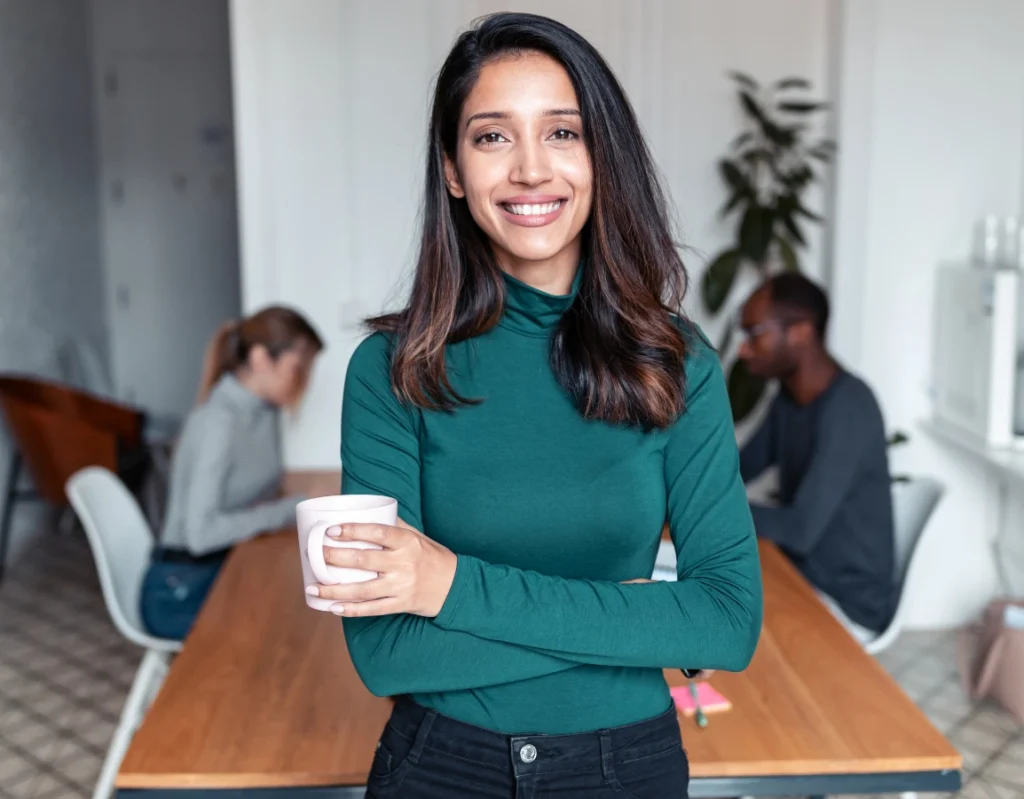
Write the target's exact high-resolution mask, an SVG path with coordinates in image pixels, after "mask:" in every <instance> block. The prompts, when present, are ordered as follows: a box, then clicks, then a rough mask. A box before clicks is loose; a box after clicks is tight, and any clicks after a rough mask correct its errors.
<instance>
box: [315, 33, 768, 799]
mask: <svg viewBox="0 0 1024 799" xmlns="http://www.w3.org/2000/svg"><path fill="white" fill-rule="evenodd" d="M685 287H686V273H685V270H684V269H683V265H682V262H681V261H680V258H679V255H678V253H677V251H676V249H675V246H674V244H673V240H672V235H671V232H670V227H669V223H668V219H667V215H666V212H665V199H664V196H663V194H662V192H661V190H660V188H659V185H658V181H657V179H656V177H655V170H654V166H653V164H652V162H651V158H650V154H649V153H648V150H647V147H646V145H645V143H644V140H643V137H642V136H641V134H640V130H639V126H638V125H637V122H636V118H635V117H634V115H633V111H632V109H631V108H630V106H629V103H628V101H627V100H626V97H625V95H624V94H623V92H622V89H621V87H620V86H619V84H618V82H617V81H616V80H615V77H614V76H613V75H612V73H611V71H610V70H609V69H608V67H607V65H606V64H605V62H604V61H603V59H602V58H601V56H600V55H599V54H598V53H597V52H596V51H595V50H594V48H593V47H591V46H590V44H588V43H587V42H586V41H585V40H584V39H583V38H581V37H580V36H579V35H578V34H576V33H575V32H573V31H571V30H569V29H568V28H566V27H565V26H563V25H561V24H559V23H557V22H554V21H552V20H550V19H546V18H543V17H537V16H532V15H527V14H496V15H494V16H491V17H487V18H485V19H484V20H482V21H481V22H480V23H479V24H478V25H477V26H476V27H475V28H474V29H473V30H471V31H469V32H467V33H465V34H463V35H462V36H460V37H459V39H458V41H457V42H456V43H455V46H454V48H453V49H452V52H451V53H450V54H449V56H448V58H447V60H446V61H445V64H444V66H443V67H442V69H441V72H440V74H439V76H438V79H437V87H436V91H435V95H434V103H433V110H432V114H431V122H430V138H429V149H428V154H427V170H426V197H425V204H424V210H423V233H422V237H421V242H420V253H419V259H418V263H417V267H416V275H415V278H414V281H413V287H412V293H411V296H410V299H409V304H408V306H407V307H406V308H405V309H404V310H402V311H401V312H399V313H396V314H392V315H388V316H383V317H379V318H376V319H372V320H370V326H371V328H373V329H374V330H375V331H376V333H375V334H374V335H371V336H370V337H369V338H368V339H367V340H366V341H364V342H363V343H362V344H361V345H360V346H359V348H358V349H357V351H356V352H355V354H354V355H353V357H352V360H351V362H350V364H349V369H348V374H347V376H346V380H345V399H344V407H343V413H342V463H343V475H344V477H343V486H342V490H343V493H346V494H378V495H386V496H390V497H394V498H396V499H397V500H398V505H399V515H400V516H401V519H402V520H403V521H400V522H399V524H398V525H397V526H395V527H390V526H379V525H359V524H354V525H345V527H344V529H342V530H335V531H334V534H335V535H337V536H340V537H341V538H342V539H345V540H353V541H368V542H371V543H375V544H377V545H378V546H379V547H380V548H379V549H372V550H353V549H346V548H338V547H327V548H325V553H324V557H325V559H326V560H327V561H328V562H330V563H332V564H335V565H339V566H352V567H356V568H365V569H367V570H370V571H374V572H377V573H378V577H377V578H376V579H373V580H369V581H367V582H364V583H360V584H357V585H333V586H327V585H321V586H310V587H309V590H310V591H311V592H312V593H315V594H318V595H319V596H321V597H322V598H324V599H329V600H333V601H334V602H335V603H336V604H335V605H334V607H333V610H334V612H336V613H338V614H339V615H341V616H343V617H344V627H345V635H346V639H347V642H348V648H349V652H350V654H351V656H352V660H353V662H354V664H355V666H356V668H357V670H358V672H359V674H360V676H361V677H362V679H363V681H364V682H365V683H366V684H367V686H368V687H369V688H370V690H371V691H373V692H374V693H376V694H381V695H401V696H402V698H401V700H400V701H399V702H398V703H397V704H396V707H395V711H394V714H393V716H392V718H391V721H390V723H389V724H388V727H387V729H386V730H385V732H384V735H383V737H382V739H381V742H380V747H379V749H378V755H377V757H376V759H375V761H374V765H373V768H372V771H371V774H370V779H369V785H368V793H367V796H368V797H385V796H401V797H403V798H405V799H433V798H434V797H450V796H489V797H508V799H513V797H515V796H522V795H531V796H537V797H541V796H549V795H551V796H553V795H557V796H567V797H572V796H577V797H584V796H585V797H588V799H606V798H610V797H621V796H630V797H643V798H644V799H646V798H647V797H651V799H653V798H654V797H658V799H679V798H680V797H685V796H686V793H687V775H688V766H687V761H686V756H685V754H684V752H683V749H682V746H681V741H680V729H679V724H678V721H677V719H676V715H675V712H674V709H673V707H672V701H671V698H670V696H669V692H668V688H667V686H666V683H665V679H664V676H663V672H662V669H663V668H673V667H674V668H692V669H699V668H708V669H710V668H724V669H733V670H738V669H742V668H744V667H745V666H746V664H747V662H748V661H749V660H750V657H751V655H752V653H753V650H754V646H755V644H756V641H757V637H758V633H759V630H760V622H761V589H760V572H759V569H758V562H757V549H756V544H755V540H754V535H753V526H752V524H751V520H750V511H749V509H748V507H747V502H746V494H745V491H744V489H743V485H742V483H741V482H740V479H739V471H738V458H737V452H736V444H735V438H734V436H733V429H732V421H731V416H730V411H729V404H728V399H727V397H726V393H725V385H724V380H723V378H722V374H721V370H720V367H719V362H718V358H717V357H716V355H715V353H714V352H713V351H712V350H711V348H710V347H709V346H708V344H707V343H706V340H705V339H704V338H703V336H702V335H701V333H700V332H699V331H698V330H697V329H696V328H695V326H693V325H692V324H691V323H690V322H689V321H687V320H686V319H685V318H684V317H683V316H682V315H681V314H680V313H679V311H678V309H679V306H680V304H681V301H682V297H683V293H684V290H685ZM666 519H668V522H669V526H670V529H671V533H672V539H673V542H674V544H675V548H676V552H677V563H678V567H677V568H678V577H679V580H678V581H677V582H672V583H668V582H663V583H652V582H650V581H647V580H646V579H645V578H648V577H650V576H651V573H652V569H653V566H654V561H655V557H656V554H657V551H658V545H659V542H660V539H661V530H662V528H663V526H664V524H665V520H666ZM524 792H525V794H524Z"/></svg>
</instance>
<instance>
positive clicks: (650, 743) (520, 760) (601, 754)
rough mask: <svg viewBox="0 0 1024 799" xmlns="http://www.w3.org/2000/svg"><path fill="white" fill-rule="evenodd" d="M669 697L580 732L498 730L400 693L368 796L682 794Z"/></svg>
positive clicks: (642, 797) (597, 798) (583, 798)
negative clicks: (640, 717) (654, 707)
mask: <svg viewBox="0 0 1024 799" xmlns="http://www.w3.org/2000/svg"><path fill="white" fill-rule="evenodd" d="M689 771H690V770H689V764H688V762H687V759H686V753H685V752H684V751H683V745H682V741H681V739H680V734H679V720H678V718H677V717H676V712H675V707H674V706H673V707H672V708H670V709H669V710H668V711H666V712H665V713H664V714H662V715H661V716H657V717H656V718H653V719H649V720H647V721H641V722H639V723H637V724H630V725H628V726H625V727H613V728H611V729H607V730H598V731H597V732H588V733H580V734H578V735H502V734H500V733H496V732H491V731H490V730H483V729H480V728H478V727H473V726H470V725H469V724H463V723H462V722H459V721H455V720H454V719H450V718H448V717H446V716H442V715H439V714H438V713H436V712H434V711H433V710H427V709H426V708H424V707H421V706H420V705H418V704H416V703H415V702H413V701H412V700H410V699H408V698H405V697H402V698H399V700H398V701H397V702H396V704H395V709H394V711H393V713H392V714H391V719H390V721H388V724H387V727H385V729H384V733H383V735H382V736H381V739H380V743H379V744H378V745H377V754H376V756H375V757H374V760H373V766H372V767H371V769H370V776H369V779H368V784H367V791H366V799H392V798H394V799H398V797H400V798H401V799H452V797H467V799H468V797H473V799H549V798H550V799H553V798H554V797H558V799H686V796H687V784H688V782H689V776H690V775H689Z"/></svg>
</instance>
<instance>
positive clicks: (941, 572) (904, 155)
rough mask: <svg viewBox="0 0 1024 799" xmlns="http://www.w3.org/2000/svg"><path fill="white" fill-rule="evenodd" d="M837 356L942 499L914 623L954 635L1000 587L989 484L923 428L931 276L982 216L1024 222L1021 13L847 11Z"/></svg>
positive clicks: (926, 8)
mask: <svg viewBox="0 0 1024 799" xmlns="http://www.w3.org/2000/svg"><path fill="white" fill-rule="evenodd" d="M838 30H839V38H840V41H839V44H840V46H841V51H840V53H841V66H842V76H841V80H840V97H839V100H840V112H841V113H840V125H839V132H838V136H839V141H840V145H841V146H840V161H839V169H838V182H837V187H838V196H837V213H836V228H835V241H836V245H837V248H836V257H835V264H834V280H833V302H834V304H835V309H836V313H835V320H834V327H833V337H832V339H833V341H832V343H833V346H835V348H836V349H837V351H838V353H839V355H840V356H841V357H842V358H843V359H844V360H845V361H846V362H847V363H848V364H849V365H850V366H852V367H853V368H854V369H856V370H859V371H860V372H861V373H862V374H863V375H864V376H865V377H866V378H867V380H868V381H869V382H870V383H871V385H872V386H873V387H874V388H875V390H876V391H877V393H878V395H879V398H880V400H881V402H882V405H883V408H884V410H885V414H886V418H887V422H888V423H889V425H890V427H900V428H902V429H904V430H907V431H909V432H910V434H911V436H912V443H911V444H910V445H909V447H908V448H907V450H906V451H905V452H902V453H899V454H898V455H897V456H896V459H895V460H896V467H897V469H898V470H899V471H904V472H909V473H911V474H932V475H934V476H936V477H938V478H939V479H941V480H943V481H944V482H945V483H946V485H947V490H948V493H947V495H946V497H945V499H944V500H943V502H942V504H941V505H940V506H939V509H938V511H937V514H936V517H935V519H934V523H933V524H934V526H933V528H932V530H931V533H932V535H931V536H930V540H929V542H928V546H927V549H926V550H925V555H924V557H925V558H926V567H925V568H924V569H923V572H924V573H925V574H926V577H927V579H926V580H920V581H918V582H917V583H915V584H914V585H912V586H911V587H910V590H911V592H912V597H913V611H912V622H913V623H914V624H915V625H917V626H940V625H949V624H955V623H959V622H962V621H965V620H967V619H970V618H972V617H974V616H975V615H976V613H977V612H978V610H979V608H980V607H981V606H982V605H983V603H984V602H985V601H986V600H987V599H988V598H989V597H990V596H991V594H992V592H993V591H994V590H995V587H996V582H995V575H994V570H993V563H992V560H991V558H990V556H989V550H988V541H989V540H990V538H991V536H992V534H993V531H994V526H995V517H994V505H993V503H994V491H995V487H994V483H993V481H992V479H991V477H990V476H987V475H985V474H984V473H983V472H982V471H981V470H980V467H979V466H978V465H976V464H975V463H973V462H970V461H965V460H964V459H963V458H962V457H960V454H959V453H958V452H955V451H951V450H949V449H947V448H946V447H944V446H942V445H938V444H936V443H935V442H933V441H932V440H930V439H929V438H928V437H927V435H926V434H925V433H924V432H922V431H921V430H920V429H919V428H917V427H916V425H917V423H918V422H919V421H920V420H921V419H923V418H926V417H927V416H928V415H929V414H930V407H931V406H930V399H929V393H928V386H929V374H930V354H931V343H932V323H933V319H932V297H933V293H934V273H935V268H936V266H937V264H938V262H939V261H941V260H947V259H957V258H965V257H966V256H967V255H968V253H969V250H970V245H971V229H972V225H973V223H974V220H975V219H976V218H977V217H978V216H980V215H982V214H985V213H999V214H1016V213H1019V212H1020V211H1021V210H1022V184H1021V178H1022V174H1024V49H1022V48H1021V46H1020V39H1021V33H1022V32H1024V3H1020V2H1018V0H985V1H984V2H974V3H964V2H961V1H960V0H845V1H844V3H843V13H842V20H841V24H840V26H839V28H838Z"/></svg>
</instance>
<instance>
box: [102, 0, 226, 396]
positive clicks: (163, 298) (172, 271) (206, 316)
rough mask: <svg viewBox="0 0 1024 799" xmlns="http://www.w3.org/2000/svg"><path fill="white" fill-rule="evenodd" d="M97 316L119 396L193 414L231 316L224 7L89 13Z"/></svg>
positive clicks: (189, 2) (109, 1) (184, 4)
mask: <svg viewBox="0 0 1024 799" xmlns="http://www.w3.org/2000/svg"><path fill="white" fill-rule="evenodd" d="M91 10H92V56H93V63H92V73H93V91H94V97H95V108H96V127H97V131H98V143H99V147H98V160H99V183H100V201H101V209H102V221H103V225H102V232H103V245H104V246H103V266H104V273H105V276H106V307H107V313H108V320H109V327H110V331H111V351H112V358H111V360H112V366H113V376H114V382H115V385H116V389H117V393H118V395H119V396H120V397H122V398H123V399H125V400H128V401H131V402H135V403H138V404H139V405H141V406H142V407H144V408H147V409H148V410H151V411H157V412H161V413H165V414H184V413H185V412H186V411H187V410H188V409H189V408H190V407H191V406H192V404H193V402H194V399H195V394H196V386H197V384H198V381H199V376H200V372H201V369H202V363H203V354H204V351H205V349H206V346H207V344H208V342H209V339H210V336H211V335H212V333H213V331H214V330H215V329H216V328H217V326H218V325H219V324H220V323H222V322H223V321H224V320H226V319H230V318H233V317H235V316H237V315H238V313H239V310H240V305H241V297H240V289H239V266H238V233H237V211H236V204H235V175H234V171H235V170H234V147H233V144H234V142H233V139H234V137H233V132H232V102H231V67H230V63H231V62H230V39H229V33H228V14H227V2H226V0H174V2H166V0H91Z"/></svg>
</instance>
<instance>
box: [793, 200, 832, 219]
mask: <svg viewBox="0 0 1024 799" xmlns="http://www.w3.org/2000/svg"><path fill="white" fill-rule="evenodd" d="M793 210H795V211H796V212H797V213H798V214H800V215H801V216H805V217H807V218H808V219H811V220H814V221H815V222H824V221H825V217H823V216H821V214H816V213H814V211H811V210H810V209H808V208H804V206H802V205H801V204H800V202H799V201H797V204H796V207H795V208H794V209H793Z"/></svg>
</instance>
